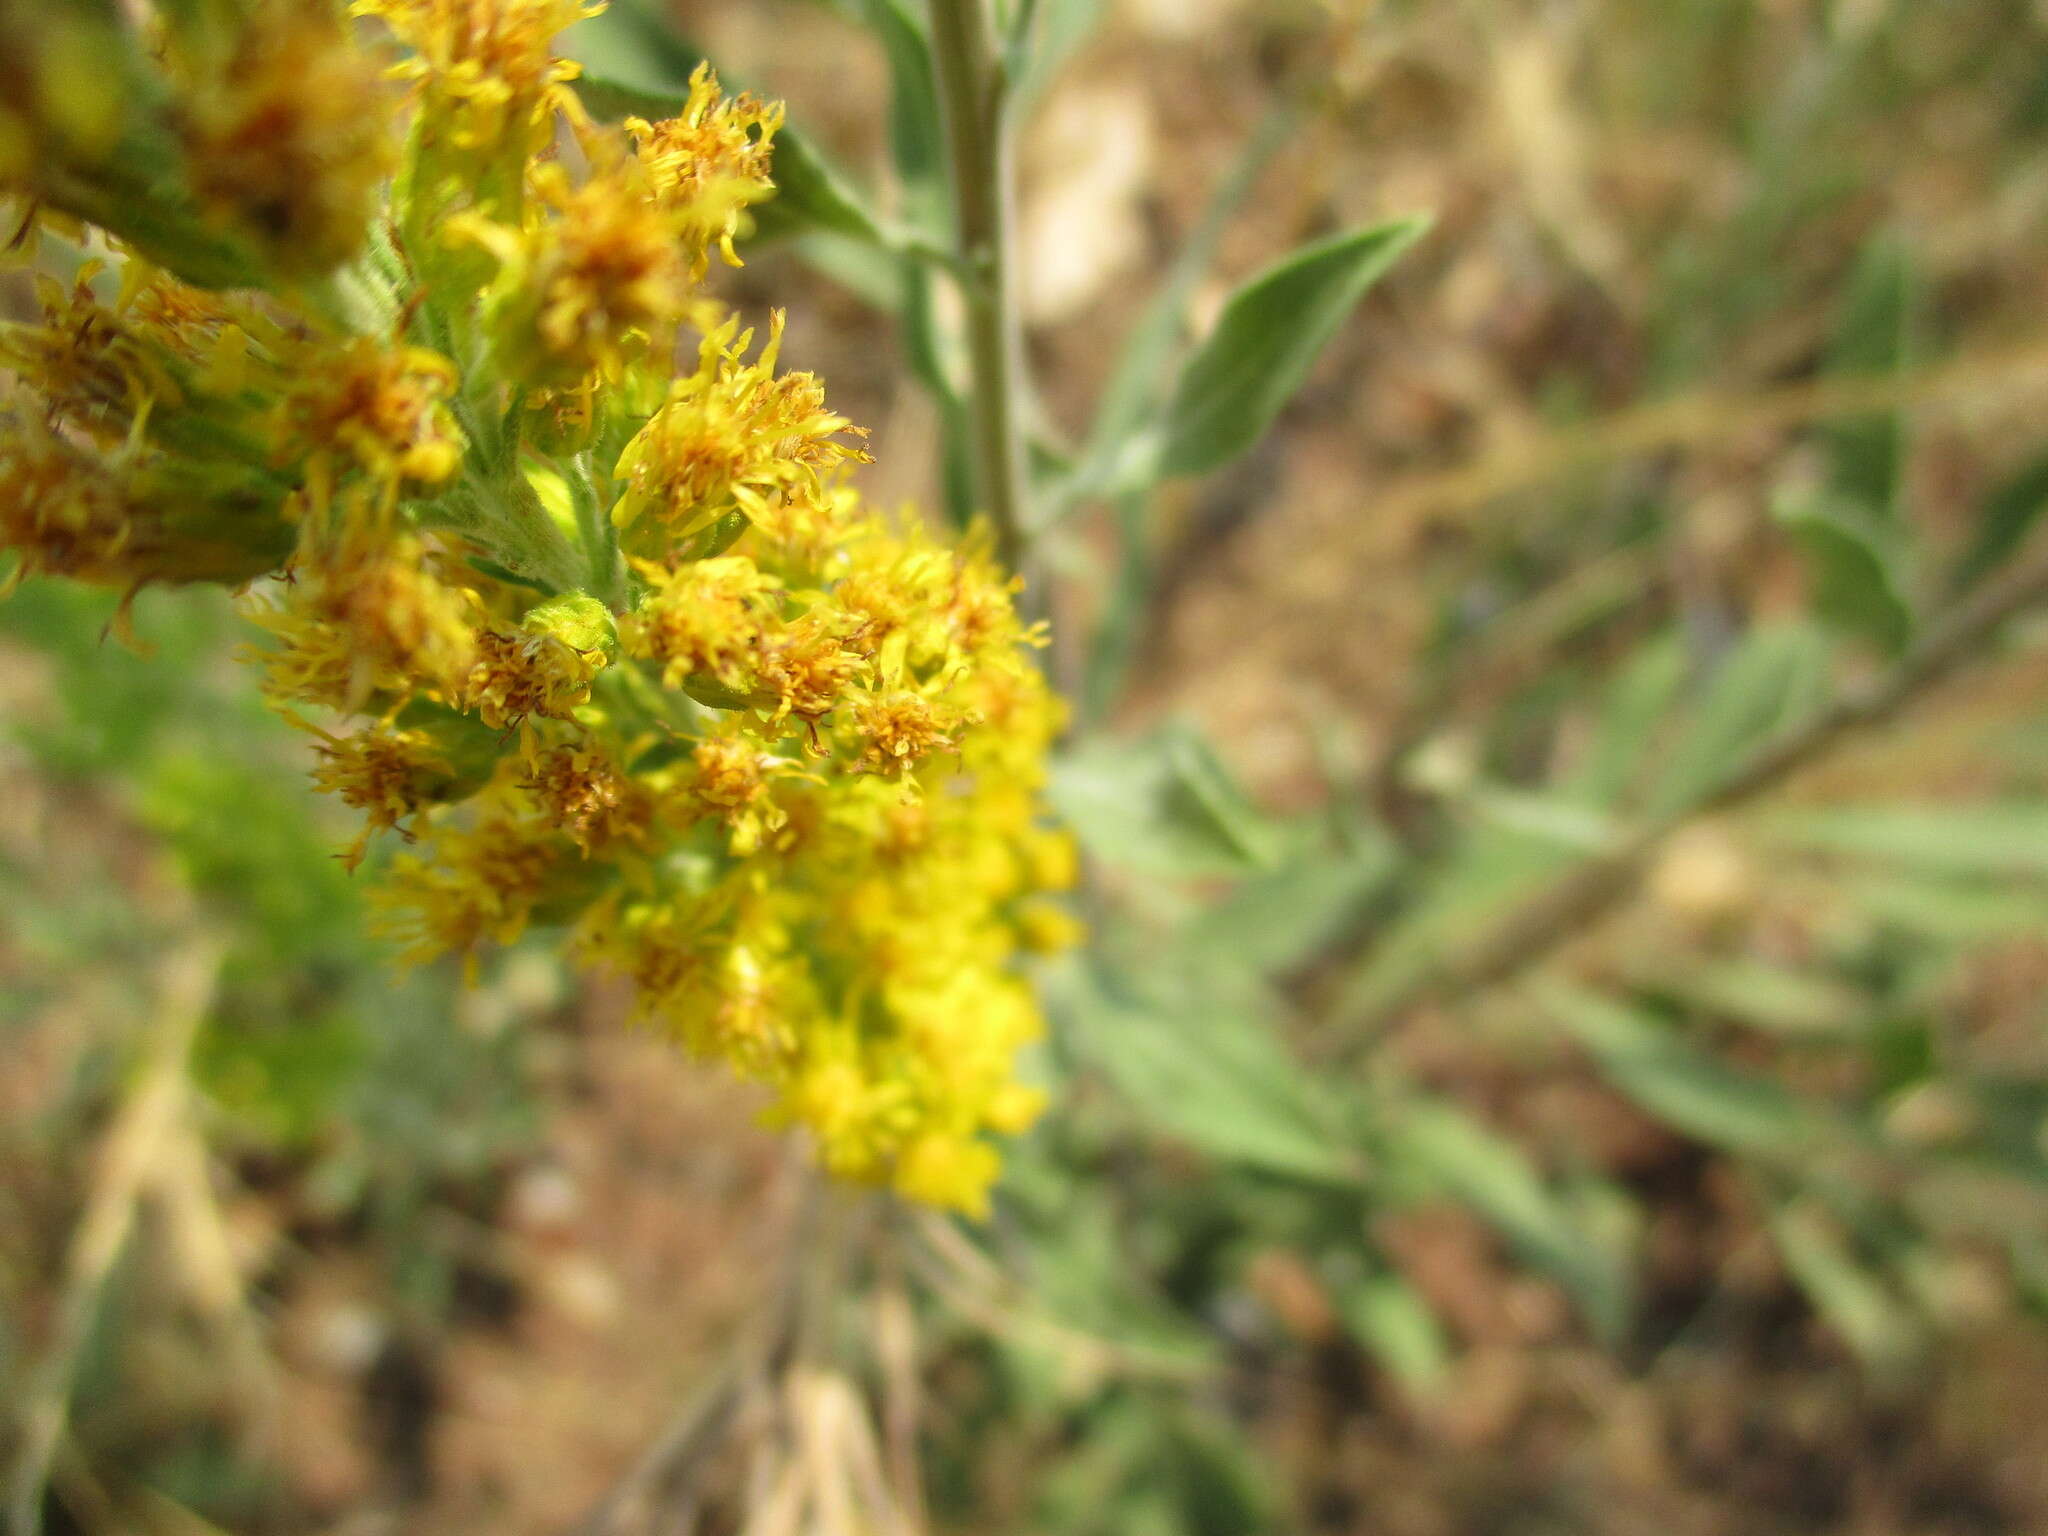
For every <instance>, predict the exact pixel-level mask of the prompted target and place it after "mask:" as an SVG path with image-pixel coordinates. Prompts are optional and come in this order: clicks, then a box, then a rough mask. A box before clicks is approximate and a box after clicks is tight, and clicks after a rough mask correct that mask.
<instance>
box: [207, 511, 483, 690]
mask: <svg viewBox="0 0 2048 1536" xmlns="http://www.w3.org/2000/svg"><path fill="white" fill-rule="evenodd" d="M319 556H320V557H319V558H318V559H316V560H314V561H310V562H308V563H307V564H306V565H305V566H304V568H303V569H299V570H295V571H294V572H293V573H292V576H291V579H290V580H289V581H288V582H287V583H286V584H285V585H284V586H283V587H282V588H281V590H280V591H279V592H277V593H275V594H273V595H272V596H271V597H270V598H269V599H267V600H266V599H264V598H253V599H251V600H250V601H249V602H247V603H245V604H244V606H243V612H244V613H245V615H246V616H247V617H248V618H250V619H251V620H252V621H253V622H254V623H255V624H256V625H257V626H258V627H259V628H261V629H263V630H265V631H267V632H268V633H269V634H270V635H271V637H272V638H273V640H275V641H276V642H277V643H276V644H275V645H274V646H273V647H271V648H269V649H266V650H262V651H260V652H258V653H257V654H258V657H259V660H260V664H261V665H262V667H263V670H264V674H265V687H266V689H267V691H268V692H269V693H270V694H271V696H272V697H273V698H275V699H277V700H279V701H280V702H281V703H282V702H289V701H292V700H300V701H303V702H305V703H308V704H316V705H319V706H321V707H323V708H327V709H336V710H341V711H345V712H353V711H357V710H362V709H365V708H368V707H370V706H372V705H376V706H378V707H380V708H382V709H385V710H395V709H397V708H401V707H403V706H404V704H406V703H407V702H409V701H410V700H411V699H412V698H413V697H414V696H415V695H416V694H425V695H428V696H430V697H435V698H441V699H449V698H452V697H454V696H455V695H457V694H458V693H460V692H461V691H462V690H463V689H465V688H466V687H467V686H468V685H469V681H470V678H471V675H472V673H473V671H474V668H475V666H476V665H477V658H478V652H479V649H480V644H481V638H482V637H481V633H480V630H479V622H478V614H477V606H476V600H475V599H474V598H473V597H472V596H471V595H470V594H468V593H467V592H465V591H464V590H463V589H461V588H458V587H453V586H451V585H449V584H448V583H447V582H445V581H443V580H441V578H440V577H438V576H437V575H435V574H434V572H433V571H432V570H431V569H430V568H429V565H428V561H427V552H426V547H425V545H424V544H423V543H422V542H421V541H420V540H419V539H417V538H413V537H407V536H399V537H395V538H391V539H389V540H388V541H386V540H379V539H377V538H375V537H374V535H373V534H372V533H370V532H368V531H366V530H355V531H351V532H350V533H348V534H346V535H345V536H344V538H343V539H342V541H341V542H340V543H339V544H337V545H334V546H332V547H330V548H324V549H322V550H321V551H320V552H319Z"/></svg>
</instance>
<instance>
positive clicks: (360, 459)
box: [282, 336, 462, 503]
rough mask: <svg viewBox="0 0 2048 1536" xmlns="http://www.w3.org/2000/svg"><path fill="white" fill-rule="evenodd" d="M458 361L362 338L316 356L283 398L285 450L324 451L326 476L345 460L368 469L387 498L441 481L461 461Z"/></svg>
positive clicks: (304, 454)
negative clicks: (454, 404)
mask: <svg viewBox="0 0 2048 1536" xmlns="http://www.w3.org/2000/svg"><path fill="white" fill-rule="evenodd" d="M457 383H458V378H457V375H456V371H455V365H454V364H453V363H451V362H449V361H448V359H447V358H445V357H442V356H441V355H440V354H438V353H435V352H430V351H428V350H426V349H425V348H423V347H392V346H387V345H385V344H383V343H381V342H378V341H376V340H374V339H372V338H371V337H367V336H358V337H355V338H353V339H352V340H350V341H348V342H347V343H345V344H344V345H342V346H341V347H340V348H339V349H336V350H333V351H332V352H330V354H329V355H327V356H325V357H321V358H319V359H318V360H317V366H315V367H313V368H311V369H310V370H309V371H308V373H307V375H306V377H305V378H304V380H303V381H302V382H301V383H299V384H298V385H297V386H296V387H295V388H294V389H293V391H292V393H291V394H290V395H288V396H287V397H286V398H285V399H284V401H283V402H282V411H283V433H282V437H283V442H282V448H283V451H284V453H285V454H286V455H287V456H289V457H290V458H294V459H297V458H312V457H318V458H320V459H321V460H322V463H321V465H320V467H319V471H318V474H319V478H321V479H323V480H324V479H326V478H328V477H330V476H331V475H332V474H333V473H334V471H335V468H336V464H335V461H336V460H339V461H341V463H344V464H346V465H347V466H348V467H349V468H352V469H354V470H356V471H358V472H360V473H362V474H364V475H367V476H368V477H369V478H370V480H371V481H372V482H374V483H375V484H376V485H377V486H378V487H379V490H380V493H381V499H382V500H384V501H385V502H386V503H395V502H396V501H397V498H398V495H399V493H400V491H401V490H406V491H410V492H412V493H415V494H417V493H418V492H420V491H422V490H424V489H426V488H427V487H430V486H437V485H440V484H442V483H443V482H444V481H446V480H447V479H448V478H449V477H450V476H451V475H453V474H454V473H455V471H456V469H457V468H458V467H459V466H460V464H461V462H462V444H461V441H460V439H459V438H458V436H457V433H456V427H455V422H454V418H453V417H452V416H451V415H450V414H449V411H448V407H447V404H446V398H447V396H448V395H449V394H450V393H452V392H453V391H454V389H455V387H456V385H457Z"/></svg>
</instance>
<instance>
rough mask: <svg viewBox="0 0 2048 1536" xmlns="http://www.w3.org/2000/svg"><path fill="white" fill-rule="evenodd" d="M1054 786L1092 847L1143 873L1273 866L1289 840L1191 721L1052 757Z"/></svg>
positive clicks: (1057, 799) (1056, 799)
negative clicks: (1133, 738)
mask: <svg viewBox="0 0 2048 1536" xmlns="http://www.w3.org/2000/svg"><path fill="white" fill-rule="evenodd" d="M1051 794H1052V800H1053V804H1054V805H1055V806H1056V807H1057V808H1058V809H1059V812H1060V814H1061V815H1062V816H1063V817H1064V818H1065V819H1066V820H1067V822H1068V823H1069V824H1070V825H1071V826H1072V827H1073V829H1074V831H1075V833H1076V835H1077V836H1079V837H1080V839H1081V842H1082V844H1083V845H1084V846H1085V847H1086V848H1087V849H1088V851H1089V852H1090V853H1092V854H1093V855H1094V856H1095V857H1097V858H1099V859H1101V860H1102V861H1103V862H1105V863H1107V864H1110V865H1113V866H1116V867H1119V868H1123V869H1128V870H1132V871H1136V872H1138V873H1141V874H1153V875H1164V876H1181V877H1187V876H1203V875H1225V874H1242V873H1244V872H1245V871H1247V870H1248V869H1256V868H1261V867H1265V866H1268V865H1270V864H1271V863H1272V862H1273V860H1274V859H1275V858H1276V857H1277V856H1278V854H1279V852H1280V847H1281V843H1282V841H1283V834H1282V833H1281V832H1280V830H1279V828H1278V827H1276V826H1275V825H1274V824H1273V822H1272V821H1271V820H1270V819H1269V818H1267V817H1266V815H1265V814H1264V813H1263V812H1261V811H1260V810H1259V809H1258V808H1257V807H1256V806H1255V805H1253V804H1252V802H1251V800H1250V798H1249V797H1248V796H1247V795H1246V794H1245V793H1244V791H1243V790H1242V789H1241V788H1240V787H1239V786H1238V785H1237V782H1236V781H1235V780H1234V779H1233V778H1232V777H1231V776H1230V774H1229V772H1228V770H1226V769H1225V768H1224V767H1223V765H1222V764H1221V763H1220V762H1219V761H1218V760H1217V758H1216V755H1215V753H1214V752H1213V751H1211V750H1210V748H1209V746H1208V744H1207V743H1206V742H1204V741H1203V740H1202V739H1201V737H1200V736H1199V735H1198V734H1197V733H1196V732H1195V731H1194V730H1193V729H1192V728H1191V727H1188V726H1185V725H1177V726H1169V727H1167V728H1166V729H1165V730H1162V731H1159V732H1157V733H1155V734H1154V735H1152V736H1149V737H1146V738H1144V739H1142V740H1139V741H1114V740H1110V739H1107V738H1104V739H1100V740H1097V741H1094V742H1091V743H1089V744H1088V745H1086V746H1084V747H1082V748H1080V749H1079V750H1078V751H1076V752H1073V753H1071V754H1070V755H1068V756H1067V757H1065V758H1064V759H1062V760H1061V761H1060V762H1058V763H1057V764H1055V766H1054V769H1053V778H1052V786H1051Z"/></svg>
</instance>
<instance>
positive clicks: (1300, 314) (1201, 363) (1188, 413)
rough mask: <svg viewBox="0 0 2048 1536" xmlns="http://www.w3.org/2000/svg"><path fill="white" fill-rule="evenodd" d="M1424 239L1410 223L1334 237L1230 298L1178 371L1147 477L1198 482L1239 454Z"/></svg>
mask: <svg viewBox="0 0 2048 1536" xmlns="http://www.w3.org/2000/svg"><path fill="white" fill-rule="evenodd" d="M1428 230H1429V220H1428V219H1426V218H1410V219H1396V220H1393V221H1391V222H1389V223H1386V224H1378V225H1374V226H1373V227H1371V228H1369V229H1360V230H1352V231H1349V232H1347V233H1345V234H1341V235H1334V236H1332V237H1330V238H1329V239H1327V240H1322V241H1319V242H1317V243H1316V244H1314V245H1310V246H1306V247H1304V248H1303V249H1301V250H1299V251H1297V252H1295V253H1294V254H1293V255H1292V256H1289V257H1288V258H1286V259H1285V260H1284V261H1281V262H1278V263H1276V264H1274V265H1273V266H1271V267H1268V268H1267V269H1266V270H1265V271H1264V272H1261V273H1259V274H1258V276H1256V277H1254V278H1252V279H1251V280H1250V281H1249V282H1247V283H1246V284H1245V285H1244V286H1243V287H1242V288H1240V289H1238V290H1237V292H1235V293H1233V294H1232V295H1231V296H1230V299H1229V302H1228V303H1226V304H1225V305H1224V307H1223V313H1222V314H1221V315H1220V316H1219V317H1218V318H1217V321H1216V327H1215V329H1214V330H1213V331H1212V332H1211V333H1210V334H1209V336H1208V337H1207V338H1206V339H1204V341H1203V342H1202V344H1201V345H1200V346H1199V347H1198V348H1196V350H1195V353H1194V355H1193V356H1192V357H1190V358H1189V359H1188V360H1187V362H1186V364H1185V365H1184V366H1183V367H1182V369H1181V373H1180V380H1179V382H1178V383H1177V384H1176V385H1175V386H1174V391H1173V395H1172V398H1171V399H1170V400H1169V402H1168V403H1167V406H1166V409H1165V411H1164V413H1163V414H1162V418H1161V420H1160V422H1159V424H1158V427H1157V429H1156V430H1157V432H1158V436H1159V441H1158V447H1157V450H1156V451H1157V458H1156V460H1155V461H1154V464H1156V473H1159V474H1167V475H1198V474H1205V473H1207V472H1208V471H1210V470H1213V469H1217V468H1219V467H1221V466H1222V465H1224V464H1227V463H1229V462H1230V461H1231V460H1232V459H1235V458H1237V457H1238V456H1240V455H1241V454H1243V453H1245V452H1246V451H1248V450H1249V449H1250V448H1251V446H1252V445H1253V444H1254V443H1256V442H1257V441H1258V440H1259V439H1260V438H1261V437H1263V436H1264V435H1265V433H1266V430H1267V428H1269V427H1270V426H1272V424H1273V421H1274V418H1275V417H1277V416H1278V415H1279V414H1280V411H1281V408H1282V407H1283V406H1285V405H1286V404H1287V402H1288V400H1289V399H1290V398H1292V396H1293V395H1294V392H1295V391H1296V390H1297V389H1299V388H1300V387H1301V383H1302V380H1303V379H1305V378H1306V377H1307V376H1308V371H1309V368H1310V366H1311V365H1312V364H1313V363H1314V362H1315V360H1316V357H1317V355H1318V354H1319V353H1320V352H1321V351H1322V350H1323V347H1324V345H1325V344H1326V343H1327V342H1328V341H1329V339H1330V337H1331V336H1332V335H1333V334H1335V332H1336V329H1337V327H1338V325H1339V324H1341V323H1342V322H1343V320H1344V318H1345V316H1347V315H1349V314H1350V313H1351V311H1352V310H1353V309H1355V308H1356V307H1357V306H1358V302H1359V301H1360V300H1361V299H1363V298H1364V297H1365V295H1366V293H1367V292H1368V291H1369V290H1370V289H1371V288H1372V286H1373V284H1374V283H1376V282H1378V281H1379V280H1380V278H1381V277H1383V276H1385V274H1386V272H1387V270H1388V269H1389V268H1390V267H1392V266H1393V264H1394V263H1395V262H1396V261H1398V260H1399V259H1400V258H1401V255H1402V254H1403V253H1404V252H1405V251H1407V250H1408V248H1409V247H1410V246H1412V245H1414V244H1415V242H1416V241H1418V240H1420V239H1421V238H1422V237H1423V235H1424V234H1426V233H1427V232H1428ZM1147 471H1148V474H1149V473H1150V472H1155V471H1154V468H1153V466H1152V465H1148V466H1147Z"/></svg>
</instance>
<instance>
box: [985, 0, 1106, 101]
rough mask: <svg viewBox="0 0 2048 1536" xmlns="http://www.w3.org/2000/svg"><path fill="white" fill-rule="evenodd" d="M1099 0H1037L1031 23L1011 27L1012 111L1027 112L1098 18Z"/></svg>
mask: <svg viewBox="0 0 2048 1536" xmlns="http://www.w3.org/2000/svg"><path fill="white" fill-rule="evenodd" d="M1102 11H1103V0H1038V4H1037V5H1036V7H1035V15H1034V16H1033V21H1032V25H1031V26H1030V27H1029V28H1028V29H1026V28H1017V29H1015V30H1014V31H1013V32H1012V34H1011V38H1010V44H1009V48H1008V50H1007V53H1008V59H1007V65H1006V68H1007V72H1008V74H1009V78H1010V96H1009V101H1008V103H1007V105H1008V107H1009V109H1010V110H1011V111H1012V112H1020V113H1021V112H1027V111H1029V110H1030V109H1031V107H1032V105H1033V104H1034V103H1035V102H1036V101H1037V100H1038V98H1039V96H1040V95H1042V94H1043V93H1044V91H1045V88H1046V86H1047V85H1049V84H1050V83H1051V82H1052V78H1053V76H1054V75H1056V74H1058V73H1059V70H1060V66H1061V65H1063V64H1065V63H1066V62H1067V60H1068V59H1069V58H1071V57H1072V56H1073V53H1074V50H1075V49H1076V48H1079V47H1080V46H1081V44H1082V43H1083V42H1085V41H1087V38H1088V34H1089V33H1091V32H1093V31H1094V30H1095V28H1096V27H1097V26H1098V25H1100V23H1101V21H1102Z"/></svg>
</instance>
